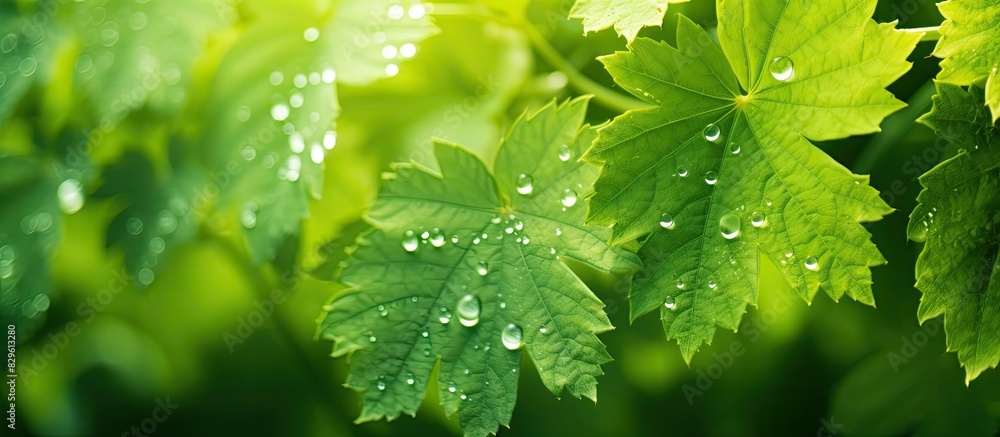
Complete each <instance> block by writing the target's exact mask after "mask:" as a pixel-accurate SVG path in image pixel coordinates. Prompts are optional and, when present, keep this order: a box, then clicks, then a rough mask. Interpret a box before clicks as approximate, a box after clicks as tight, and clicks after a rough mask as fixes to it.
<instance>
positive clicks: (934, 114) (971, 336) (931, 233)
mask: <svg viewBox="0 0 1000 437" xmlns="http://www.w3.org/2000/svg"><path fill="white" fill-rule="evenodd" d="M984 101H985V99H984V90H983V89H982V88H979V87H976V86H973V87H971V88H970V89H969V90H968V91H966V90H964V89H962V87H959V86H957V85H950V84H946V83H938V95H937V96H935V97H934V108H933V109H932V110H931V112H930V113H929V114H927V115H925V116H924V117H923V118H922V119H921V122H923V123H925V124H927V125H928V126H930V127H931V128H933V129H934V130H935V131H936V132H937V134H938V135H939V136H940V137H942V138H944V139H945V140H947V141H948V142H949V143H950V144H951V145H952V146H953V147H955V148H957V149H959V150H958V151H957V154H956V156H954V157H952V158H950V159H948V160H947V161H944V162H942V163H941V164H939V165H938V166H936V167H934V168H933V169H931V170H930V171H928V172H927V173H925V174H924V175H923V176H921V177H920V184H921V185H923V187H924V190H923V191H922V192H921V193H920V195H919V196H918V197H917V200H918V201H919V202H920V204H919V205H918V206H917V207H916V209H914V210H913V213H912V214H910V225H909V228H908V229H907V234H908V236H909V238H910V239H911V240H913V241H918V242H923V243H924V248H923V251H922V252H921V253H920V257H919V258H918V259H917V272H916V273H917V285H916V286H917V288H918V289H919V290H920V291H921V292H923V298H922V299H921V300H920V309H919V310H918V316H919V318H920V321H921V323H923V322H925V321H927V320H930V319H933V318H935V317H938V316H940V315H942V314H943V315H944V317H945V332H946V333H947V345H948V350H949V351H954V352H957V353H958V359H959V362H961V363H962V365H963V366H965V370H966V382H967V383H968V382H969V381H972V380H973V379H975V378H976V377H977V376H979V374H980V373H982V372H983V371H984V370H986V369H987V368H992V367H996V366H997V363H998V361H1000V338H998V337H997V335H996V334H997V332H1000V281H998V280H996V279H994V278H993V276H994V275H995V274H996V273H997V272H998V271H1000V266H998V265H997V264H996V263H997V251H998V250H1000V238H998V235H997V231H996V227H997V225H998V218H1000V216H998V215H997V211H998V210H1000V150H998V147H1000V141H998V138H1000V135H998V134H1000V131H998V130H997V128H996V126H994V125H993V121H992V116H991V115H990V113H989V110H988V109H987V108H986V106H985V105H984V104H983V102H984Z"/></svg>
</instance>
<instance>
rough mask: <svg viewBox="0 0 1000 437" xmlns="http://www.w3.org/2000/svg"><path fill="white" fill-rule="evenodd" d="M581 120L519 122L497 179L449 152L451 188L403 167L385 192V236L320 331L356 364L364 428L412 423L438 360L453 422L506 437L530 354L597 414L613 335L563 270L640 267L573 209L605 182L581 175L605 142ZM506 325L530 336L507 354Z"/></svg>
mask: <svg viewBox="0 0 1000 437" xmlns="http://www.w3.org/2000/svg"><path fill="white" fill-rule="evenodd" d="M586 106H587V104H586V100H585V99H576V100H573V101H570V102H568V103H565V104H563V105H560V106H555V105H549V106H547V107H546V108H544V109H542V110H541V111H540V112H538V113H537V114H535V115H534V116H533V117H529V118H527V119H524V120H520V121H518V122H517V123H515V125H514V127H513V128H512V129H511V131H510V132H509V135H508V136H507V138H506V140H505V141H504V142H503V144H502V145H501V146H500V148H499V151H498V155H497V158H496V165H495V170H494V172H492V173H491V172H490V171H489V170H488V169H487V167H486V165H485V164H484V163H483V162H482V161H481V160H480V159H479V158H478V157H476V155H474V154H472V153H470V152H468V151H467V150H465V149H463V148H461V147H459V146H455V145H450V144H445V143H440V142H439V143H437V144H436V145H435V155H436V157H437V160H438V164H439V165H440V168H441V169H442V171H443V174H440V175H439V174H437V173H434V172H432V171H431V170H429V169H427V168H424V167H421V166H419V165H417V164H398V165H397V166H396V167H395V171H394V172H393V173H391V174H389V175H388V176H387V177H386V179H385V181H384V185H383V187H382V189H381V192H380V194H379V197H378V199H377V201H376V203H375V205H374V206H373V207H372V209H371V211H370V213H369V215H368V220H369V221H370V222H371V223H372V224H373V225H374V227H375V228H374V229H373V230H371V231H369V232H367V233H365V234H363V235H362V236H361V238H360V239H359V246H358V247H357V248H356V250H355V251H354V252H353V253H351V254H350V256H349V258H348V260H347V261H346V266H345V267H344V270H343V272H342V274H341V277H340V280H341V282H343V283H344V284H345V285H348V286H350V287H351V289H349V290H348V291H346V292H345V293H343V294H342V295H340V296H339V297H338V298H337V299H335V300H334V301H333V303H332V304H331V305H330V306H329V307H328V308H327V310H328V313H327V315H326V318H325V320H324V321H323V322H322V328H321V330H322V333H323V337H324V338H326V339H330V340H333V341H335V346H334V351H333V355H334V356H341V355H345V354H351V361H350V363H351V374H350V377H349V379H348V382H347V385H348V386H349V387H351V388H352V389H354V390H357V391H358V392H360V393H361V394H362V397H363V400H364V407H363V410H362V412H361V416H360V417H359V419H358V420H359V421H362V422H364V421H370V420H375V419H379V418H382V417H385V418H388V419H390V420H391V419H394V418H396V417H398V416H399V415H400V414H402V413H406V414H415V413H416V411H417V409H418V407H419V406H420V404H421V400H422V399H423V397H424V392H425V390H426V388H427V385H428V383H429V378H430V376H431V372H432V369H433V368H434V366H435V363H436V362H437V361H438V359H440V369H439V371H438V390H439V392H440V398H441V400H442V404H443V405H444V408H445V412H446V413H447V414H449V415H451V414H454V413H456V412H457V413H458V419H459V422H460V423H461V425H462V428H463V429H464V430H465V433H466V435H474V436H480V435H487V434H490V433H496V432H497V429H498V427H499V426H500V425H504V426H508V425H509V423H510V417H511V413H512V411H513V408H514V402H515V400H516V393H517V381H518V369H519V362H520V361H521V351H522V350H524V351H526V352H527V353H528V355H529V356H530V357H531V359H532V361H533V362H534V363H535V365H536V367H537V369H538V373H539V375H540V376H541V379H542V382H543V383H544V384H545V386H546V387H548V389H549V390H550V391H552V393H554V394H556V395H558V394H560V393H561V392H562V391H563V390H566V391H568V392H569V393H570V394H571V395H573V396H576V397H580V396H585V397H587V398H590V399H594V400H596V396H597V380H596V377H597V376H599V375H601V374H603V371H602V370H601V365H602V364H604V363H607V362H608V361H610V360H611V357H610V356H609V355H608V353H607V352H606V350H605V347H604V345H603V344H602V343H601V342H600V340H598V338H597V336H596V334H598V333H601V332H604V331H607V330H609V329H612V326H611V324H610V322H609V321H608V318H607V316H606V315H605V314H604V312H603V311H602V307H603V306H604V305H603V303H602V302H601V301H600V300H599V299H598V298H597V297H596V296H594V295H593V294H592V293H591V292H590V290H588V289H587V287H586V286H585V285H584V284H583V282H582V281H581V280H580V279H579V278H578V277H577V276H576V275H575V274H574V273H573V271H572V270H570V269H569V267H568V266H567V265H566V264H564V263H563V262H562V260H564V259H572V260H574V261H577V262H581V263H585V264H587V265H589V266H591V267H593V268H595V269H596V270H599V271H602V272H607V273H624V274H630V273H631V272H633V271H635V269H636V268H637V267H638V261H637V259H636V258H635V256H634V255H633V254H631V253H629V252H627V251H624V250H622V249H614V248H612V247H610V246H608V245H607V243H606V241H607V239H608V238H609V237H610V230H608V229H606V228H600V227H592V226H585V225H584V224H583V219H584V216H585V214H586V212H585V210H586V208H585V206H584V205H583V201H582V200H579V201H576V202H575V203H574V201H573V200H574V198H579V197H578V196H579V195H582V194H585V192H586V190H589V189H590V188H591V183H592V181H593V180H594V177H595V176H596V173H597V172H596V169H594V168H592V167H589V166H587V165H585V164H582V163H580V162H578V161H577V158H578V157H579V156H580V154H581V153H582V152H583V151H584V150H585V149H586V147H587V145H589V144H590V143H591V141H592V140H593V137H594V133H593V130H592V129H591V128H590V127H589V126H583V127H581V123H582V122H583V118H584V114H585V112H586ZM522 174H523V175H526V176H525V177H521V175H522ZM526 177H530V178H531V180H532V181H531V185H530V186H531V189H530V193H529V192H528V191H529V189H528V188H527V186H528V185H527V184H526ZM519 181H520V183H519ZM522 193H526V194H522ZM455 241H457V243H456V242H455ZM438 246H440V247H438ZM463 298H464V299H466V300H467V301H468V300H473V301H474V302H473V305H470V307H475V308H478V309H479V310H478V311H473V310H472V308H470V307H464V306H462V305H460V304H459V302H460V301H462V300H463ZM468 325H473V326H468ZM509 325H514V326H516V327H517V329H519V330H520V332H521V335H522V336H523V337H522V338H523V339H522V341H521V342H520V344H521V347H520V348H519V347H516V345H514V344H513V343H510V338H508V343H509V344H510V348H509V347H505V343H504V341H503V340H502V335H503V332H504V330H505V329H507V327H508V326H509Z"/></svg>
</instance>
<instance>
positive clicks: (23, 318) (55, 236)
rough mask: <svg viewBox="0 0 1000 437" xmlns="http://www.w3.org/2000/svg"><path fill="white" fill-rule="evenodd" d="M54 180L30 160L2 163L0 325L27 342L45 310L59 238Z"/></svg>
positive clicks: (34, 161)
mask: <svg viewBox="0 0 1000 437" xmlns="http://www.w3.org/2000/svg"><path fill="white" fill-rule="evenodd" d="M56 189H57V181H56V180H55V178H52V177H51V176H50V175H49V172H48V171H46V168H45V167H44V166H43V165H42V164H41V163H40V162H39V161H36V160H34V159H26V158H16V157H4V158H0V205H3V206H2V207H0V320H3V321H4V322H5V326H6V324H14V325H16V326H17V327H18V335H19V336H23V338H28V336H30V335H31V331H33V330H34V328H35V327H37V326H38V325H40V318H39V317H38V316H39V315H40V314H42V313H44V312H45V311H46V310H48V308H49V296H48V293H49V292H50V290H51V289H52V278H51V276H50V275H49V261H50V259H51V258H52V254H53V252H54V251H55V248H56V245H57V244H58V243H59V238H60V236H61V233H62V230H61V229H62V225H61V222H60V218H61V215H60V212H59V203H58V202H57V199H58V197H57V196H56Z"/></svg>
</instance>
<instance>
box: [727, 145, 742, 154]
mask: <svg viewBox="0 0 1000 437" xmlns="http://www.w3.org/2000/svg"><path fill="white" fill-rule="evenodd" d="M729 153H732V154H733V155H739V154H740V145H739V144H736V143H729Z"/></svg>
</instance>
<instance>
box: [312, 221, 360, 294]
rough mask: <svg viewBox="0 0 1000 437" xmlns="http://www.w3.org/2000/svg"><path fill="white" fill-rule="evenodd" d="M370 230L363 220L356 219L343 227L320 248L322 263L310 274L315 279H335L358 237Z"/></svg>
mask: <svg viewBox="0 0 1000 437" xmlns="http://www.w3.org/2000/svg"><path fill="white" fill-rule="evenodd" d="M371 228H372V225H371V224H369V223H368V222H367V221H365V220H364V219H358V220H356V221H354V222H351V223H348V224H347V225H345V226H344V227H343V228H341V229H340V232H338V233H337V236H336V237H334V239H333V240H330V241H329V242H327V243H326V244H324V245H323V246H322V247H321V248H320V254H321V255H322V256H323V262H321V263H320V264H319V265H318V266H316V267H315V268H314V269H313V270H312V272H310V273H312V275H313V276H315V277H317V278H320V279H324V280H327V281H332V280H335V279H337V276H338V275H339V274H340V269H341V265H342V263H343V262H344V261H346V260H347V257H348V255H349V251H351V250H353V249H354V247H355V246H356V241H357V239H358V237H359V236H361V235H362V234H366V233H368V232H369V231H370V230H371Z"/></svg>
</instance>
